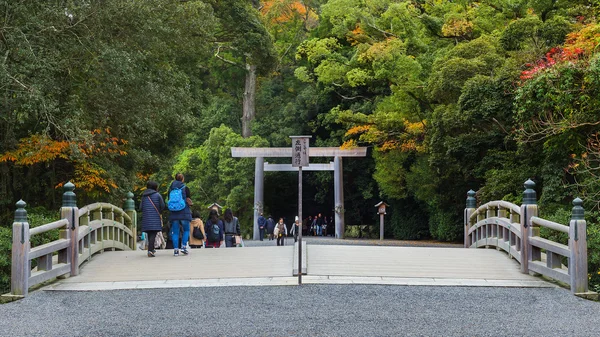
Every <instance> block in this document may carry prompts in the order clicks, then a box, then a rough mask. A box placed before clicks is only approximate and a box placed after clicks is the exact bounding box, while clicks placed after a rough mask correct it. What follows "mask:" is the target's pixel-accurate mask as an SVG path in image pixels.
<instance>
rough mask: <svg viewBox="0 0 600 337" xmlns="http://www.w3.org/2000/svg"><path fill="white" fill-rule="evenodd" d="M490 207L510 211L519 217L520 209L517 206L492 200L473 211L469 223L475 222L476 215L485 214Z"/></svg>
mask: <svg viewBox="0 0 600 337" xmlns="http://www.w3.org/2000/svg"><path fill="white" fill-rule="evenodd" d="M492 207H497V208H502V209H507V210H510V211H511V213H513V214H518V215H521V208H520V207H519V206H517V205H515V204H513V203H510V202H508V201H504V200H494V201H490V202H488V203H485V204H483V205H481V206H479V207H478V208H477V209H476V210H475V212H473V214H471V216H470V218H469V220H471V221H473V220H476V219H477V215H478V214H482V213H485V212H487V210H488V209H490V208H492Z"/></svg>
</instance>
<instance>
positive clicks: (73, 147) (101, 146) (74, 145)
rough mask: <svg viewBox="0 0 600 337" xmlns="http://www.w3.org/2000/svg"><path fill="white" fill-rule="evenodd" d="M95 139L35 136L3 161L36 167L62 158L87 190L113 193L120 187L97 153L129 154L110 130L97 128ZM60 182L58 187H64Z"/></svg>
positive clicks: (2, 157) (3, 158) (78, 183)
mask: <svg viewBox="0 0 600 337" xmlns="http://www.w3.org/2000/svg"><path fill="white" fill-rule="evenodd" d="M90 134H91V139H87V140H86V141H81V142H75V141H69V140H54V139H52V138H50V137H48V136H47V135H39V134H36V135H32V136H30V137H27V138H23V139H21V140H20V141H19V144H18V146H17V148H16V149H15V150H13V151H7V152H5V153H4V154H2V155H1V156H0V162H12V163H14V164H15V165H18V166H34V165H38V164H47V163H51V162H55V161H58V160H61V161H63V162H66V163H69V164H71V165H72V168H73V175H74V177H73V179H72V181H73V183H75V184H76V185H77V186H78V188H81V189H83V190H85V191H88V192H89V191H93V190H102V191H106V192H110V191H111V189H114V188H117V186H116V184H115V183H114V181H113V180H112V179H111V178H110V177H108V175H107V172H106V170H104V169H103V168H101V167H99V166H98V165H96V164H94V163H93V162H92V159H93V158H94V157H96V156H108V157H109V158H114V157H118V156H125V155H127V152H126V151H125V150H124V149H123V147H124V146H125V145H126V144H127V141H126V140H124V139H119V138H117V137H111V136H110V129H108V128H107V129H104V130H101V129H96V130H93V131H91V132H90ZM62 185H63V183H59V184H58V185H57V186H56V187H57V188H59V187H62Z"/></svg>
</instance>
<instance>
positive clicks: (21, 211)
mask: <svg viewBox="0 0 600 337" xmlns="http://www.w3.org/2000/svg"><path fill="white" fill-rule="evenodd" d="M15 205H16V206H17V209H16V210H15V222H27V210H25V207H27V203H26V202H25V201H23V199H21V200H19V201H17V203H16V204H15Z"/></svg>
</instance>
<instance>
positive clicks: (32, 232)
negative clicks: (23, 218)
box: [29, 219, 69, 236]
mask: <svg viewBox="0 0 600 337" xmlns="http://www.w3.org/2000/svg"><path fill="white" fill-rule="evenodd" d="M68 224H69V221H68V220H67V219H60V220H58V221H54V222H51V223H49V224H45V225H41V226H37V227H34V228H32V229H30V230H29V235H30V236H33V235H36V234H41V233H45V232H47V231H51V230H53V229H58V228H61V227H65V226H66V225H68Z"/></svg>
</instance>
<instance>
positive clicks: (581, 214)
mask: <svg viewBox="0 0 600 337" xmlns="http://www.w3.org/2000/svg"><path fill="white" fill-rule="evenodd" d="M583 219H585V211H584V209H583V200H581V199H580V198H575V199H574V200H573V210H572V211H571V220H583Z"/></svg>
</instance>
